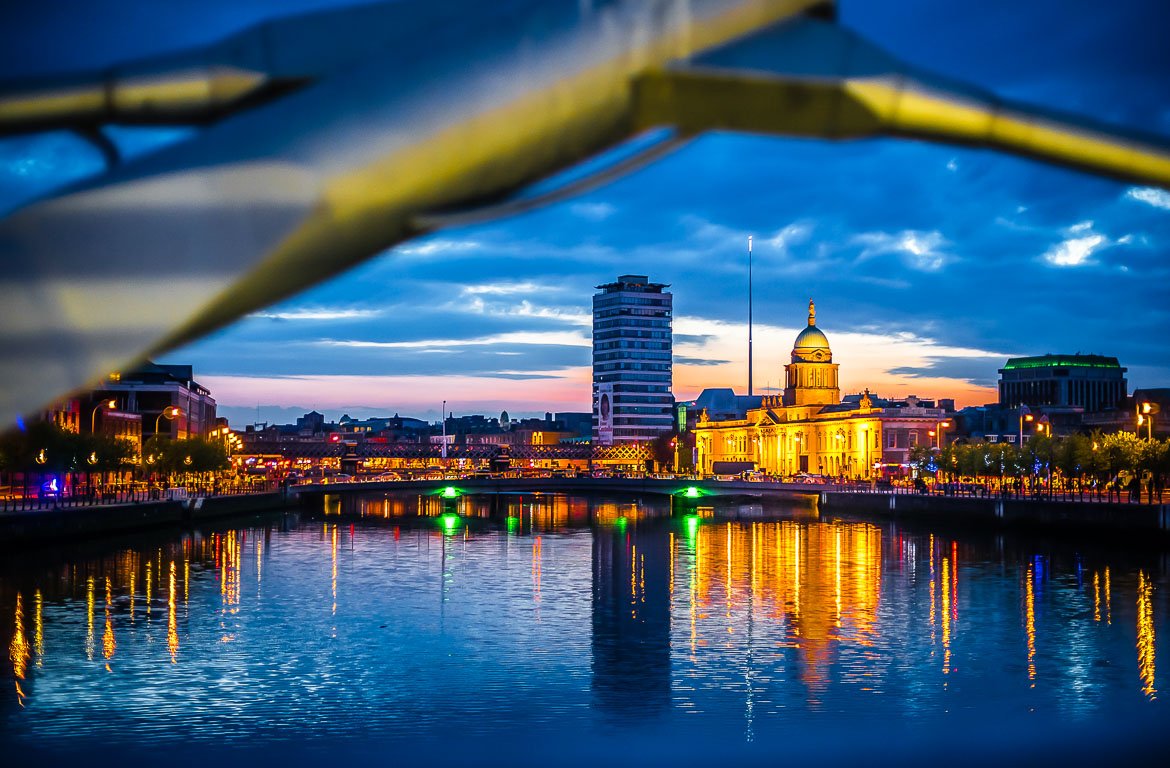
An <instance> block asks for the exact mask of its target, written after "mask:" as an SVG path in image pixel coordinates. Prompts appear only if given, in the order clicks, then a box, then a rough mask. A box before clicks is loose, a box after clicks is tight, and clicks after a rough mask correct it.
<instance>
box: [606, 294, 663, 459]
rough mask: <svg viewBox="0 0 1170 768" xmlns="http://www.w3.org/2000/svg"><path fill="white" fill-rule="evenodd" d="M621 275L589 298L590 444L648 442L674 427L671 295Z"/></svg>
mask: <svg viewBox="0 0 1170 768" xmlns="http://www.w3.org/2000/svg"><path fill="white" fill-rule="evenodd" d="M668 287H669V286H668V285H666V284H664V283H651V282H650V281H649V278H648V277H647V276H646V275H622V276H621V277H619V278H618V279H617V281H616V282H613V283H607V284H605V285H599V286H597V288H598V289H599V291H600V293H597V294H595V295H594V296H593V442H594V444H595V445H613V444H615V443H631V442H649V441H652V440H654V439H655V438H657V437H658V436H660V435H662V434H664V433H668V432H670V431H671V429H672V424H673V413H672V411H673V407H674V397H673V395H672V394H671V372H672V368H671V362H672V341H671V339H672V337H671V316H672V314H673V306H672V302H673V296H672V295H671V293H670V292H669V291H666V290H664V289H665V288H668Z"/></svg>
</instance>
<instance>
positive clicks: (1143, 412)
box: [1134, 402, 1162, 441]
mask: <svg viewBox="0 0 1170 768" xmlns="http://www.w3.org/2000/svg"><path fill="white" fill-rule="evenodd" d="M1161 410H1162V406H1160V405H1159V404H1158V403H1151V402H1140V403H1135V404H1134V411H1135V412H1136V413H1137V430H1136V431H1135V432H1134V434H1135V435H1137V436H1139V437H1140V436H1141V431H1142V424H1145V425H1146V439H1147V440H1151V441H1152V440H1153V439H1154V414H1155V413H1158V412H1159V411H1161Z"/></svg>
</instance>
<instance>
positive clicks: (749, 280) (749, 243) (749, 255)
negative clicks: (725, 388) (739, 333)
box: [748, 235, 752, 397]
mask: <svg viewBox="0 0 1170 768" xmlns="http://www.w3.org/2000/svg"><path fill="white" fill-rule="evenodd" d="M751 396H752V236H751V235H748V397H751Z"/></svg>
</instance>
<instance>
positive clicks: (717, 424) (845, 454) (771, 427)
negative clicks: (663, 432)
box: [695, 301, 945, 479]
mask: <svg viewBox="0 0 1170 768" xmlns="http://www.w3.org/2000/svg"><path fill="white" fill-rule="evenodd" d="M784 368H785V374H786V376H785V382H786V385H785V388H784V395H783V396H782V397H777V396H768V397H764V398H763V401H762V403H761V405H760V407H759V408H756V409H752V410H749V411H748V412H747V416H746V418H744V419H738V420H728V421H711V420H710V419H708V418H706V414H705V413H703V414H700V416H699V421H698V423H697V424H696V427H695V439H696V447H697V449H698V456H699V465H698V469H699V471H700V472H702V473H703V474H708V475H710V474H719V473H718V469H719V468H720V465H721V464H723V463H725V462H726V463H728V465H729V466H742V465H744V464H751V465H753V466H754V467H755V468H756V469H757V470H758V471H761V472H765V473H767V474H769V475H774V476H779V477H788V476H792V475H797V474H801V473H808V474H814V475H827V476H831V477H847V478H853V479H858V478H869V477H872V476H873V475H874V472H875V468H876V467H880V466H882V465H883V464H891V463H892V464H904V463H906V460H907V458H908V454H909V449H910V448H911V447H913V446H914V445H929V444H930V441H931V440H932V439H934V438H933V437H932V433H933V432H934V431H935V430H936V428H937V425H938V422H939V421H941V420H943V418H944V417H945V412H944V411H942V410H941V409H933V408H913V409H906V408H890V409H882V408H876V407H874V405H873V402H872V400H871V399H870V397H869V394H868V391H867V393H866V395H865V396H863V397H862V398H861V399H860V401H859V402H857V403H842V402H841V390H840V387H839V384H838V379H837V364H835V363H834V362H833V353H832V350H831V349H830V347H829V342H828V339H826V338H825V335H824V333H822V332H821V330H820V329H819V328H817V327H816V310H815V307H814V305H813V303H812V302H811V301H810V302H809V315H808V326H807V327H806V328H805V329H804V330H803V331H801V332H800V335H798V336H797V337H796V342H795V344H794V345H793V349H792V357H791V362H790V363H789V364H788V365H786V366H785V367H784ZM887 438H892V439H889V440H887Z"/></svg>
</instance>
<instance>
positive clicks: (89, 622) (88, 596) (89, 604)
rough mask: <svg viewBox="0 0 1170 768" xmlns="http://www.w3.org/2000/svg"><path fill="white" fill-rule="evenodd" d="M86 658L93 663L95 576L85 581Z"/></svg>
mask: <svg viewBox="0 0 1170 768" xmlns="http://www.w3.org/2000/svg"><path fill="white" fill-rule="evenodd" d="M85 658H87V659H88V660H90V661H93V576H90V577H89V578H87V579H86V580H85Z"/></svg>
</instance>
